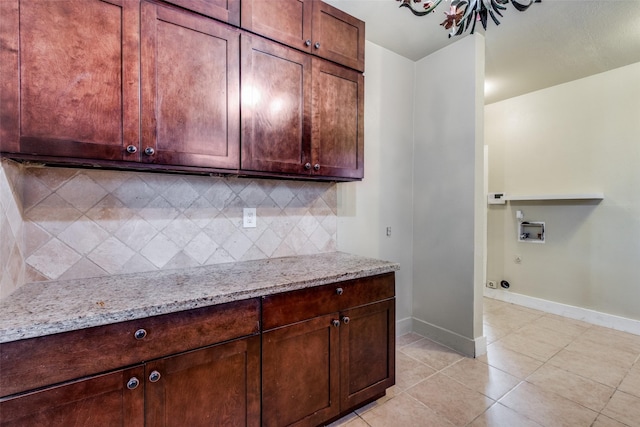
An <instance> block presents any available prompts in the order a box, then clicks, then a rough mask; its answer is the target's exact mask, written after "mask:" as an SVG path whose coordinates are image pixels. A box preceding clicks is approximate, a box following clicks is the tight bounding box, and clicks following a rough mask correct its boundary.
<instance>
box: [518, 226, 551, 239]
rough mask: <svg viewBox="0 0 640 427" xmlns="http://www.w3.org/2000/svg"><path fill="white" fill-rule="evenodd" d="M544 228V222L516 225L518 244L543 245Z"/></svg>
mask: <svg viewBox="0 0 640 427" xmlns="http://www.w3.org/2000/svg"><path fill="white" fill-rule="evenodd" d="M544 228H545V227H544V222H540V221H535V222H534V221H522V222H520V223H519V224H518V242H531V243H544V238H545V236H544Z"/></svg>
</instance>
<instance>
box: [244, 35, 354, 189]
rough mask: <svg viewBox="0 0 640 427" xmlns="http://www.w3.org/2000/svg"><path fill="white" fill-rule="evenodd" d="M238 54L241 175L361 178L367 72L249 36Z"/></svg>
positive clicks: (245, 38)
mask: <svg viewBox="0 0 640 427" xmlns="http://www.w3.org/2000/svg"><path fill="white" fill-rule="evenodd" d="M241 51H242V67H241V68H242V138H241V145H242V159H241V169H242V170H243V171H265V172H272V173H280V174H294V175H303V176H305V175H306V176H318V177H334V178H350V179H359V178H362V177H363V172H364V169H363V167H364V165H363V160H364V77H363V76H362V74H360V73H359V72H357V71H354V70H351V69H348V68H345V67H342V66H340V65H337V64H333V63H331V62H328V61H325V60H322V59H318V58H312V57H310V56H309V55H306V54H304V53H302V52H299V51H297V50H294V49H290V48H287V47H286V46H282V45H280V44H278V43H274V42H271V41H269V40H265V39H263V38H261V37H256V36H252V35H248V34H243V36H242V47H241ZM273 76H277V77H275V78H274V77H273Z"/></svg>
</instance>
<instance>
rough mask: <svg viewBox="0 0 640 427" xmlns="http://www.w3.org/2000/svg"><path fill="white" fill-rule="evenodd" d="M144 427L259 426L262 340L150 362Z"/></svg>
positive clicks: (210, 348) (217, 346)
mask: <svg viewBox="0 0 640 427" xmlns="http://www.w3.org/2000/svg"><path fill="white" fill-rule="evenodd" d="M146 378H147V380H146V381H147V383H146V385H145V406H146V410H145V416H146V423H145V425H147V426H157V427H170V426H176V427H182V426H189V427H199V426H202V427H209V426H247V427H249V426H255V427H258V426H259V425H260V337H259V336H253V337H250V338H245V339H241V340H237V341H232V342H230V343H226V344H219V345H216V346H213V347H208V348H204V349H201V350H196V351H193V352H189V353H185V354H181V355H177V356H172V357H167V358H165V359H160V360H156V361H153V362H149V363H147V365H146Z"/></svg>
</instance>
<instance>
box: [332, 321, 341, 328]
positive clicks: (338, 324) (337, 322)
mask: <svg viewBox="0 0 640 427" xmlns="http://www.w3.org/2000/svg"><path fill="white" fill-rule="evenodd" d="M331 325H332V326H334V327H336V328H337V327H338V326H340V321H339V320H337V319H333V320H332V321H331Z"/></svg>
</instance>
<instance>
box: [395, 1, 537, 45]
mask: <svg viewBox="0 0 640 427" xmlns="http://www.w3.org/2000/svg"><path fill="white" fill-rule="evenodd" d="M396 1H399V2H401V4H400V7H407V8H409V10H411V12H412V13H413V14H414V15H416V16H424V15H427V14H429V13H431V12H433V11H434V10H435V8H436V7H438V5H439V4H440V3H442V0H429V1H424V2H423V1H422V0H396ZM541 2H542V0H452V1H451V6H450V8H449V10H448V11H447V12H444V14H445V16H446V19H445V20H444V21H443V22H442V23H441V24H440V25H442V26H443V27H444V28H446V29H447V30H449V29H450V30H451V31H450V32H449V37H451V36H459V35H461V34H462V33H464V32H465V31H467V30H471V34H473V31H474V30H475V28H476V22H478V21H480V23H481V24H482V28H484V29H485V30H486V29H487V20H488V18H489V17H491V19H492V20H493V22H495V24H496V25H500V21H499V20H498V16H500V17H502V13H501V11H502V10H505V9H506V8H507V7H506V6H505V5H506V4H508V3H511V4H512V5H513V7H515V8H516V10H518V11H520V12H524V11H525V10H527V9H528V8H529V6H531V5H532V4H533V3H541ZM420 5H422V7H420Z"/></svg>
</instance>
